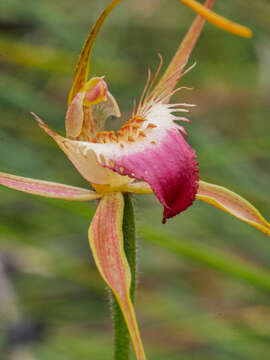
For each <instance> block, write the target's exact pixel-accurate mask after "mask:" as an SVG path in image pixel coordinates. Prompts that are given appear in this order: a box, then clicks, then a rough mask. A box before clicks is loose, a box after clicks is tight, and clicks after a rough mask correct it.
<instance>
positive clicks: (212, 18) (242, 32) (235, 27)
mask: <svg viewBox="0 0 270 360" xmlns="http://www.w3.org/2000/svg"><path fill="white" fill-rule="evenodd" d="M181 1H182V3H184V4H186V5H187V6H189V7H190V8H191V9H193V10H195V11H196V12H197V13H198V14H200V15H202V16H203V17H205V19H207V20H208V21H209V22H211V23H212V24H214V25H215V26H217V27H219V28H221V29H223V30H225V31H228V32H230V33H232V34H234V35H238V36H243V37H247V38H250V37H252V31H251V30H250V29H249V28H247V27H246V26H242V25H239V24H236V23H235V22H232V21H230V20H228V19H226V18H224V17H223V16H220V15H217V14H216V13H214V12H213V11H210V10H209V9H207V8H206V7H205V6H203V5H201V4H200V3H199V2H198V1H195V0H181Z"/></svg>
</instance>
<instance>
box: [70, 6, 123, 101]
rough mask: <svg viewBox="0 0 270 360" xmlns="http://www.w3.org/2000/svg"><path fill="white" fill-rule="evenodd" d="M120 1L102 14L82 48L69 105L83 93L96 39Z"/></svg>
mask: <svg viewBox="0 0 270 360" xmlns="http://www.w3.org/2000/svg"><path fill="white" fill-rule="evenodd" d="M120 1H121V0H113V1H111V2H110V4H109V5H108V6H107V8H106V9H105V10H104V11H103V12H102V14H101V15H100V17H99V18H98V20H97V22H96V23H95V25H94V26H93V28H92V29H91V31H90V33H89V35H88V38H87V39H86V41H85V43H84V46H83V48H82V51H81V54H80V56H79V59H78V62H77V66H76V70H75V74H74V80H73V84H72V88H71V90H70V93H69V99H68V105H70V104H71V102H72V100H73V99H74V97H75V96H76V95H77V93H78V92H80V91H81V89H82V88H83V86H84V85H85V83H86V82H87V79H88V75H89V68H90V64H89V62H90V57H91V53H92V50H93V46H94V43H95V40H96V37H97V35H98V33H99V30H100V29H101V27H102V25H103V23H104V21H105V19H106V18H107V16H108V15H109V14H110V12H111V11H112V10H113V9H114V8H115V6H116V5H117V4H118V3H119V2H120Z"/></svg>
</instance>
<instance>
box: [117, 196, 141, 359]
mask: <svg viewBox="0 0 270 360" xmlns="http://www.w3.org/2000/svg"><path fill="white" fill-rule="evenodd" d="M124 199H125V207H124V217H123V235H124V250H125V253H126V257H127V261H128V263H129V266H130V271H131V288H130V296H131V300H132V301H134V296H135V289H136V237H135V220H134V209H133V204H132V201H131V196H130V195H129V194H125V195H124ZM112 299H113V300H112V302H113V318H114V360H129V358H130V336H129V332H128V328H127V326H126V322H125V319H124V317H123V315H122V312H121V310H120V307H119V305H118V303H117V301H116V299H115V297H114V295H113V294H112Z"/></svg>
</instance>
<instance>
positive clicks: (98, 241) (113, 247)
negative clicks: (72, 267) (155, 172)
mask: <svg viewBox="0 0 270 360" xmlns="http://www.w3.org/2000/svg"><path fill="white" fill-rule="evenodd" d="M123 211H124V198H123V195H122V194H121V193H111V194H107V195H105V196H104V197H103V198H102V199H101V201H100V203H99V205H98V208H97V211H96V213H95V216H94V218H93V220H92V223H91V225H90V228H89V234H88V235H89V243H90V247H91V250H92V253H93V256H94V259H95V262H96V265H97V267H98V270H99V272H100V274H101V276H102V277H103V279H104V280H105V282H106V283H107V284H108V285H109V287H110V288H111V289H112V291H113V293H114V295H115V297H116V299H117V301H118V303H119V306H120V308H121V310H122V312H123V315H124V317H125V320H126V323H127V327H128V330H129V333H130V336H131V339H132V343H133V345H134V349H135V352H136V355H137V359H138V360H145V354H144V350H143V345H142V341H141V338H140V333H139V329H138V326H137V322H136V317H135V313H134V309H133V305H132V302H131V299H130V284H131V275H130V269H129V265H128V262H127V259H126V255H125V253H124V244H123V232H122V225H123Z"/></svg>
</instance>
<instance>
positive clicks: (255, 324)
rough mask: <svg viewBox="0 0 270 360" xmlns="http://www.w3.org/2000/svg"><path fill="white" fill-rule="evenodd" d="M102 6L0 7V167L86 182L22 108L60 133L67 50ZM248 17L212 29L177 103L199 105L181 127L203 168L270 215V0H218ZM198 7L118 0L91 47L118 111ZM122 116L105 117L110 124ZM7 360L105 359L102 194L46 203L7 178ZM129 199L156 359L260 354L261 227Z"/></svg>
mask: <svg viewBox="0 0 270 360" xmlns="http://www.w3.org/2000/svg"><path fill="white" fill-rule="evenodd" d="M106 3H108V1H105V0H99V1H94V0H92V1H89V0H81V1H79V2H78V1H75V0H70V1H64V0H58V1H55V0H47V1H34V0H28V1H21V0H3V1H1V3H0V112H1V117H0V152H1V158H0V169H1V171H6V172H11V173H14V174H18V175H22V176H28V177H36V178H40V179H45V180H51V181H58V182H63V183H67V184H72V185H77V186H85V187H87V186H88V185H87V183H86V182H85V181H84V180H83V179H82V178H80V176H79V175H78V174H77V172H76V171H75V170H74V168H73V166H72V165H71V164H70V163H69V161H68V160H67V159H66V158H65V156H64V154H62V153H61V151H59V150H58V148H57V147H56V145H55V144H54V143H53V142H52V140H51V139H50V138H49V137H48V136H47V135H46V134H44V133H42V131H41V130H40V129H39V127H38V126H36V124H35V122H34V121H33V120H32V118H31V116H30V115H29V112H30V111H34V112H36V113H37V114H38V115H40V116H41V118H43V119H44V120H46V121H47V122H48V124H49V126H50V127H51V128H53V129H55V130H57V131H59V132H62V133H63V132H64V115H65V111H66V99H67V94H68V91H69V88H70V86H71V83H72V76H73V71H74V66H75V63H76V58H77V56H78V54H79V52H80V49H81V46H82V44H83V41H84V39H85V38H86V36H87V33H88V31H89V29H90V27H91V26H92V25H93V23H94V21H95V20H96V19H97V16H98V15H99V14H100V12H101V11H102V10H103V8H104V6H105V4H106ZM215 9H216V10H217V11H218V12H220V13H222V14H223V15H225V16H228V17H229V18H231V19H232V20H236V21H238V22H240V23H243V24H245V25H247V26H249V27H251V28H252V29H253V31H254V38H253V39H252V40H246V39H241V38H237V37H234V36H232V35H229V34H227V33H224V32H222V31H221V30H218V29H216V28H214V27H213V26H211V25H209V24H207V25H206V27H205V29H204V31H203V34H202V36H201V39H200V40H199V43H198V45H197V47H196V49H195V51H194V53H193V55H192V59H191V62H192V61H196V62H197V66H196V67H195V69H194V70H192V72H190V73H189V74H188V75H186V76H185V78H184V79H183V82H182V84H185V85H188V86H192V87H193V88H194V90H193V91H190V92H180V93H179V94H178V95H177V97H178V99H179V100H180V99H181V102H182V101H190V102H192V103H196V104H198V107H197V108H196V110H194V111H192V113H191V115H190V118H191V119H192V123H191V124H190V125H187V130H188V132H189V134H190V135H189V142H190V143H191V144H192V146H194V147H195V148H196V150H197V153H198V158H199V161H200V172H201V177H202V178H203V179H204V180H206V181H211V182H214V183H218V184H220V185H224V186H226V187H228V188H230V189H232V190H233V191H236V192H238V193H239V194H241V195H243V196H244V197H246V198H248V199H249V200H250V201H251V202H252V203H253V204H254V205H256V206H257V207H258V208H259V209H260V210H261V212H262V213H263V214H265V216H266V217H267V216H268V218H269V217H270V202H269V198H270V196H269V195H270V187H269V184H270V166H269V160H270V122H269V114H270V101H269V90H270V70H269V68H270V45H269V40H270V35H269V31H270V22H269V18H270V4H269V2H268V1H266V0H260V1H256V2H254V1H252V0H237V1H233V0H227V1H221V0H219V1H217V4H216V6H215ZM193 18H194V14H193V13H192V12H191V11H190V10H189V9H187V8H186V7H184V6H183V5H181V4H179V1H176V0H175V1H173V0H171V1H169V0H167V1H165V0H148V1H147V2H146V1H144V0H138V1H132V0H130V1H124V2H123V3H122V4H121V5H119V7H118V8H117V10H116V11H115V12H114V13H113V14H112V15H111V16H110V18H109V19H108V21H107V22H106V24H105V26H104V29H103V30H102V32H101V34H100V36H99V37H98V41H97V43H96V46H95V49H94V54H93V55H94V56H93V62H92V64H93V66H92V74H93V75H105V79H106V81H107V82H108V84H109V87H110V90H111V92H112V93H113V94H114V95H115V97H116V98H117V99H118V101H119V104H120V107H121V109H122V114H123V120H121V121H124V119H126V118H127V117H128V116H129V114H130V112H131V109H132V101H133V98H137V99H138V98H139V96H140V93H141V91H142V88H143V86H144V83H145V79H146V73H147V68H148V66H151V67H152V68H153V67H155V66H156V65H157V64H158V57H157V53H158V52H160V53H161V54H162V55H163V57H164V62H165V64H167V63H168V61H169V59H170V57H171V56H172V55H173V53H174V51H175V49H176V48H177V46H178V44H179V43H180V41H181V39H182V38H183V36H184V34H185V31H186V30H187V28H188V26H189V24H190V23H191V20H192V19H193ZM108 126H109V127H111V128H115V127H117V126H119V122H118V121H116V120H114V119H112V120H111V122H110V123H109V125H108ZM0 196H1V210H0V212H1V217H0V218H1V221H0V288H1V291H0V319H1V322H0V348H1V350H0V359H1V360H7V359H12V360H13V359H19V360H24V359H25V360H30V359H37V360H56V359H57V360H62V359H65V360H67V359H68V360H73V359H74V360H77V359H82V360H84V359H95V360H99V359H100V360H103V359H110V358H111V353H112V333H111V325H110V314H109V310H110V306H109V304H108V298H107V293H106V290H105V289H104V285H103V281H102V280H101V278H100V277H99V274H98V272H97V270H96V268H95V265H94V263H93V260H92V258H91V254H90V251H89V246H88V241H87V228H88V226H89V223H90V220H91V217H92V215H93V212H94V209H95V204H92V203H91V204H90V203H89V204H73V203H68V202H63V201H55V200H47V199H43V198H39V197H34V196H30V195H26V194H22V193H18V192H15V191H12V190H8V189H5V188H3V187H1V188H0ZM134 200H135V203H136V209H137V219H138V235H139V246H138V247H139V249H138V253H139V262H140V268H139V278H140V280H139V283H138V295H137V304H136V307H137V314H138V318H139V324H140V327H141V329H142V335H143V338H144V343H145V347H146V352H147V354H148V358H149V359H152V360H161V359H165V358H166V359H170V360H174V359H175V360H179V359H185V360H240V359H245V360H254V359H260V360H268V359H269V357H270V347H269V343H270V335H269V334H270V325H269V324H270V307H269V305H270V260H269V259H270V242H269V238H267V236H265V235H264V234H261V233H259V232H258V231H257V230H255V229H253V228H251V227H249V226H248V225H246V224H242V223H241V222H240V221H238V220H236V219H234V218H231V217H230V216H229V215H227V214H225V213H222V212H221V211H219V210H217V209H214V208H211V207H210V206H209V205H207V204H202V203H200V202H195V204H194V205H193V206H192V207H191V208H189V209H188V210H187V211H186V212H184V213H183V214H181V215H179V216H177V217H176V218H174V219H172V220H170V221H168V223H167V224H166V225H165V226H163V225H161V221H160V220H161V214H162V208H161V206H160V205H159V203H158V201H157V200H156V199H155V198H154V197H151V196H141V197H139V196H138V197H137V198H136V199H134Z"/></svg>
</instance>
